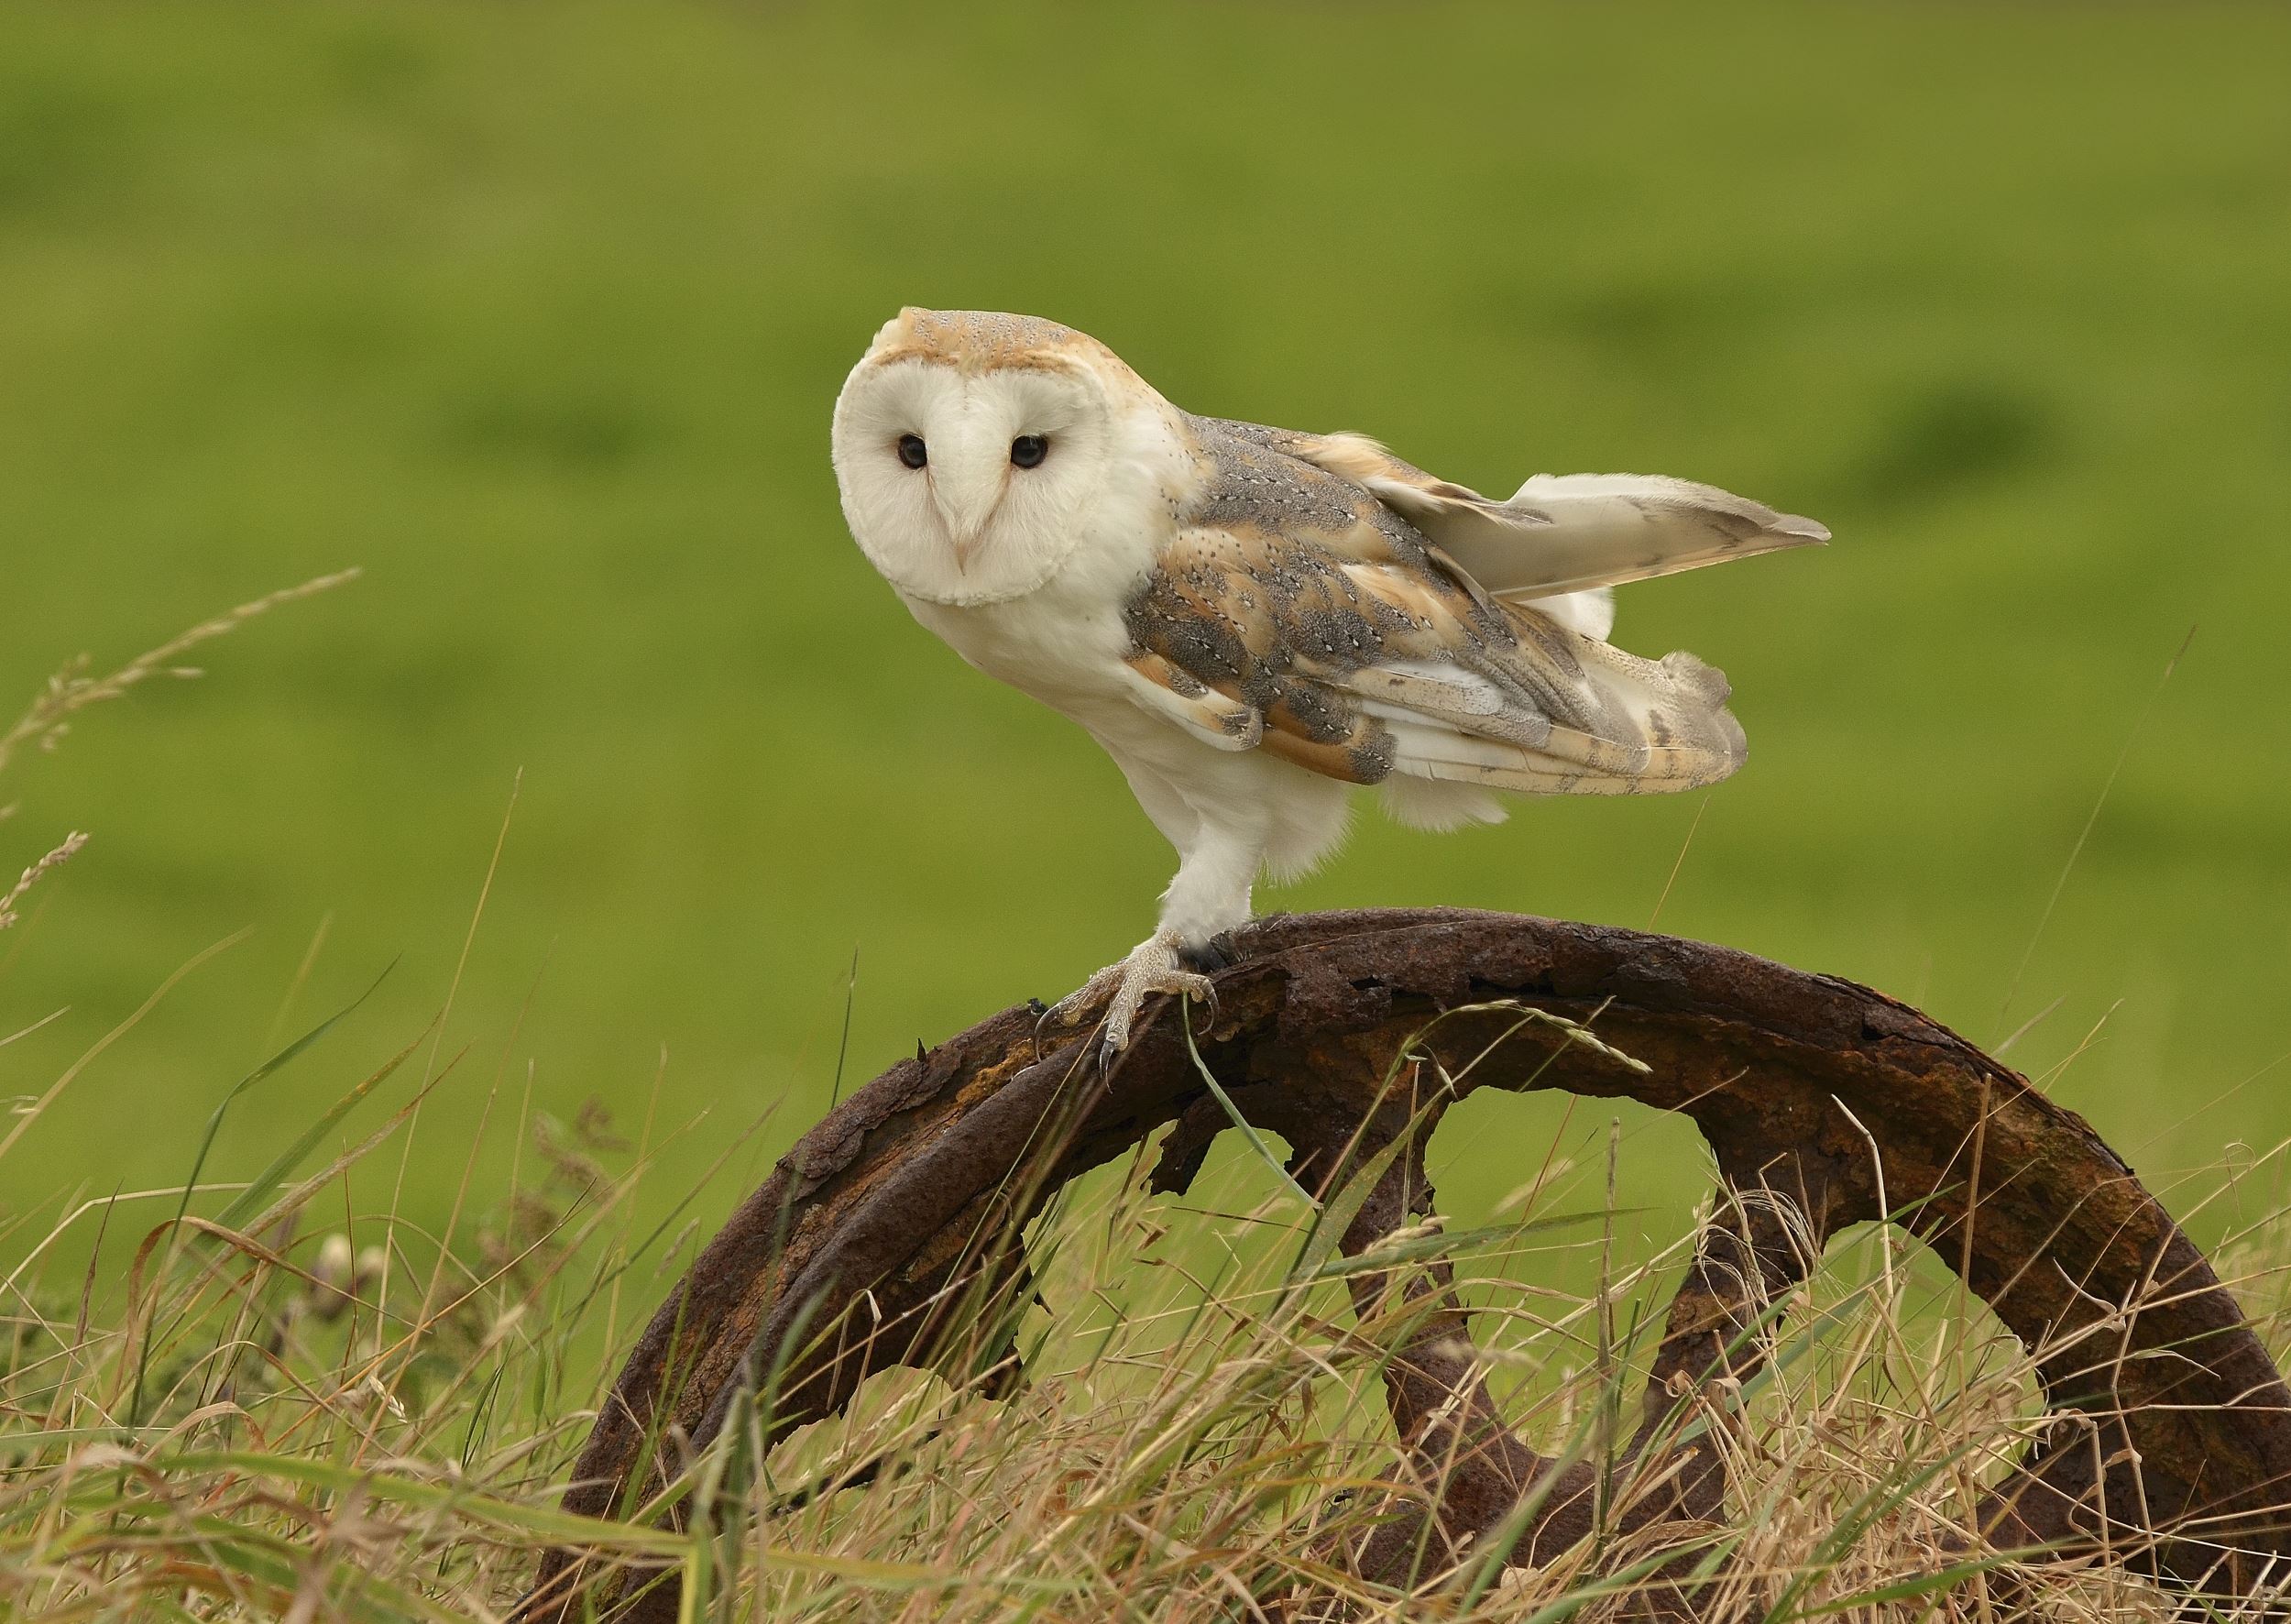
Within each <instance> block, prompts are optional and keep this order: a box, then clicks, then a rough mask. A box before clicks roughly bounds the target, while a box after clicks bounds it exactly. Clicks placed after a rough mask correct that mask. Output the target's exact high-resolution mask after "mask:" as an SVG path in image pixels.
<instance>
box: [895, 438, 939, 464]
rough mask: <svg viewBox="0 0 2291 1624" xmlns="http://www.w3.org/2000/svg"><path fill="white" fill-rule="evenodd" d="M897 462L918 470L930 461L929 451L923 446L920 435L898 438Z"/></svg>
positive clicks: (927, 447)
mask: <svg viewBox="0 0 2291 1624" xmlns="http://www.w3.org/2000/svg"><path fill="white" fill-rule="evenodd" d="M899 460H900V461H901V462H903V463H904V464H906V465H907V466H909V467H910V468H919V467H921V466H923V465H924V464H925V463H926V462H928V461H930V460H931V449H930V447H929V446H927V445H926V444H923V436H922V435H920V434H902V435H900V436H899Z"/></svg>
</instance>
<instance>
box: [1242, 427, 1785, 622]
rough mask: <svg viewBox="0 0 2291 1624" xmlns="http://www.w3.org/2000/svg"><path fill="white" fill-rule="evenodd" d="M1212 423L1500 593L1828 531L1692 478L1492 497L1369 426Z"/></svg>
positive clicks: (1639, 575)
mask: <svg viewBox="0 0 2291 1624" xmlns="http://www.w3.org/2000/svg"><path fill="white" fill-rule="evenodd" d="M1216 426H1217V427H1219V428H1221V429H1222V430H1224V431H1226V432H1227V433H1232V434H1234V435H1237V436H1240V437H1243V438H1246V439H1250V440H1253V441H1255V443H1257V444H1263V445H1266V446H1267V447H1269V448H1270V449H1273V450H1277V451H1279V452H1281V453H1282V454H1283V455H1288V456H1290V457H1293V458H1295V459H1297V460H1298V461H1300V462H1305V463H1310V464H1311V465H1312V466H1315V467H1318V468H1321V469H1322V470H1324V471H1326V472H1328V473H1331V474H1334V475H1336V476H1337V477H1340V478H1342V479H1345V480H1347V481H1350V482H1351V483H1354V484H1355V485H1357V486H1359V487H1360V488H1361V489H1363V490H1365V492H1367V494H1368V495H1370V496H1372V497H1374V498H1375V499H1376V500H1378V501H1380V502H1382V503H1383V504H1384V505H1386V506H1387V507H1388V508H1390V509H1391V510H1393V511H1394V512H1396V513H1398V514H1399V515H1400V516H1401V517H1402V518H1404V519H1406V520H1407V521H1409V523H1410V524H1412V525H1414V526H1415V527H1416V528H1417V529H1418V530H1419V531H1420V532H1422V533H1423V534H1424V536H1425V537H1426V538H1427V539H1429V540H1430V541H1431V542H1433V543H1436V544H1437V545H1438V546H1439V547H1441V549H1442V550H1443V551H1444V552H1446V553H1447V554H1449V556H1450V557H1452V559H1454V560H1455V561H1456V562H1457V563H1458V564H1459V565H1461V566H1462V567H1463V568H1464V569H1466V570H1469V571H1470V572H1471V573H1472V575H1473V576H1474V578H1475V579H1476V580H1477V581H1478V582H1479V583H1480V585H1481V586H1482V587H1485V588H1486V589H1487V590H1488V591H1490V592H1492V593H1494V594H1495V595H1496V596H1497V597H1499V598H1518V599H1534V598H1545V597H1550V596H1552V595H1554V594H1559V593H1567V592H1579V591H1583V590H1585V589H1587V588H1593V587H1619V586H1622V585H1624V584H1625V583H1627V582H1630V581H1643V580H1647V579H1650V577H1652V576H1668V575H1676V574H1678V573H1679V572H1680V571H1681V570H1689V569H1700V568H1702V567H1704V566H1705V565H1712V564H1725V563H1727V562H1729V561H1730V560H1733V559H1737V558H1750V557H1755V556H1756V555H1758V554H1761V553H1775V552H1780V551H1781V550H1782V549H1784V548H1788V547H1810V546H1818V545H1820V544H1821V543H1824V542H1826V541H1828V540H1829V539H1830V532H1828V530H1827V529H1825V527H1824V526H1822V525H1821V524H1819V523H1817V522H1816V521H1814V520H1811V519H1807V518H1803V517H1802V516H1800V515H1798V514H1795V513H1778V512H1776V511H1775V510H1773V509H1771V508H1770V507H1767V506H1766V505H1765V504H1764V503H1762V502H1754V501H1752V500H1750V499H1748V497H1739V496H1736V495H1735V494H1734V493H1733V492H1732V491H1726V490H1720V489H1719V488H1717V487H1716V486H1714V485H1697V484H1695V483H1694V481H1693V480H1691V479H1672V478H1666V477H1661V476H1659V475H1652V474H1538V475H1536V476H1535V477H1533V478H1531V479H1529V481H1528V482H1527V483H1526V484H1524V485H1522V486H1521V487H1520V488H1519V489H1518V492H1517V493H1516V494H1515V495H1514V496H1513V497H1512V498H1511V499H1510V500H1508V501H1497V500H1496V499H1494V498H1492V497H1485V496H1482V495H1481V494H1480V493H1479V492H1478V491H1476V490H1474V489H1472V488H1469V487H1468V486H1463V485H1458V484H1455V483H1454V482H1452V480H1447V479H1441V478H1439V477H1435V476H1433V475H1431V474H1427V473H1426V472H1424V470H1423V469H1421V468H1419V467H1416V466H1413V465H1411V464H1409V463H1406V462H1403V461H1401V460H1400V459H1399V458H1398V457H1397V456H1394V455H1392V454H1391V453H1390V452H1388V451H1387V450H1386V449H1385V448H1384V447H1383V446H1381V445H1379V444H1376V441H1374V440H1371V439H1369V438H1368V437H1367V436H1365V435H1364V434H1303V433H1296V432H1294V431H1292V430H1288V429H1268V428H1261V427H1259V426H1257V425H1255V424H1254V423H1231V422H1225V423H1219V424H1218V425H1216Z"/></svg>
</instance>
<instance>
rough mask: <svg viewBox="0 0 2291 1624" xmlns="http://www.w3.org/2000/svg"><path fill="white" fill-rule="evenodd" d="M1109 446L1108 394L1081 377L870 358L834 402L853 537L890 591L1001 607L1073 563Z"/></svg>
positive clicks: (1057, 371)
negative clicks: (1004, 602) (1068, 562)
mask: <svg viewBox="0 0 2291 1624" xmlns="http://www.w3.org/2000/svg"><path fill="white" fill-rule="evenodd" d="M1112 458H1113V411H1112V409H1111V407H1110V405H1109V403H1108V401H1107V400H1106V396H1105V391H1104V390H1103V388H1102V385H1101V384H1100V383H1099V381H1098V380H1097V379H1095V378H1093V377H1092V376H1091V375H1090V373H1089V372H1087V371H1086V370H1084V369H1083V368H1080V367H1065V366H1044V365H1029V366H1013V367H1001V368H989V369H985V370H973V369H970V368H963V367H958V366H952V365H948V364H946V363H944V362H940V361H937V360H929V359H920V358H915V357H895V358H881V357H877V356H874V355H870V357H868V358H867V359H865V360H863V361H861V362H860V364H859V366H858V367H857V368H854V369H853V371H852V373H851V376H850V379H849V380H847V381H846V382H845V384H844V386H843V393H842V395H841V396H840V397H839V398H838V400H837V401H836V408H835V473H836V483H837V485H838V486H839V488H841V490H842V494H843V516H844V518H845V520H846V521H848V522H849V523H850V527H851V535H852V537H853V539H854V540H856V541H857V542H858V543H859V544H860V551H861V552H863V553H865V554H867V557H868V561H869V562H870V563H871V564H872V565H874V566H875V567H876V569H878V570H880V571H881V572H882V575H883V577H884V578H885V579H886V580H888V581H890V582H891V584H892V585H893V586H894V587H898V588H899V589H900V590H901V591H902V592H904V593H906V594H908V595H909V596H911V597H915V598H925V599H927V600H928V601H930V602H933V603H947V604H970V603H994V602H998V601H1001V600H1003V599H1006V598H1019V597H1023V596H1024V595H1025V594H1026V593H1028V592H1032V591H1033V590H1035V589H1036V587H1040V586H1042V585H1043V584H1044V583H1045V582H1047V581H1048V580H1049V578H1050V577H1051V576H1054V575H1056V574H1057V573H1058V566H1059V565H1061V564H1063V563H1065V562H1066V559H1067V557H1068V555H1069V554H1070V553H1072V552H1073V550H1074V547H1075V545H1076V544H1077V543H1079V542H1080V539H1081V535H1082V530H1083V523H1084V520H1085V517H1086V514H1087V512H1088V510H1089V508H1090V506H1091V502H1092V501H1093V500H1094V499H1096V497H1097V496H1098V494H1099V491H1100V490H1101V488H1102V487H1103V485H1104V483H1105V477H1106V471H1107V469H1108V467H1109V466H1110V465H1111V462H1112Z"/></svg>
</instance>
